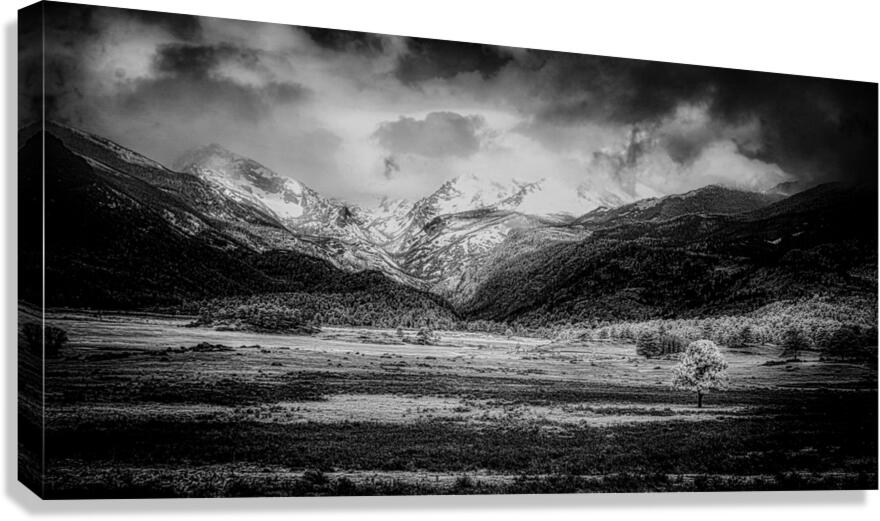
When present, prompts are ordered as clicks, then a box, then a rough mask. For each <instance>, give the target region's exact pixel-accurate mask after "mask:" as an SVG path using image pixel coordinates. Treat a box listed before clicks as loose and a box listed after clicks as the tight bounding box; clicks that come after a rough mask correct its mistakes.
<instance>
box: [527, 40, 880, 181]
mask: <svg viewBox="0 0 880 521" xmlns="http://www.w3.org/2000/svg"><path fill="white" fill-rule="evenodd" d="M538 55H540V56H541V58H542V59H543V63H542V65H541V66H540V68H539V71H538V79H537V80H536V82H535V83H534V85H533V86H532V88H533V91H534V94H535V95H536V96H537V97H538V98H539V99H540V100H541V101H542V103H541V106H540V108H539V109H538V110H537V112H536V114H535V118H536V121H539V122H543V123H552V124H563V125H570V124H578V123H580V122H584V121H610V122H615V123H622V124H640V125H646V124H648V125H649V124H651V123H656V122H658V121H660V120H661V119H663V118H665V117H668V116H670V115H672V114H673V112H674V111H675V110H676V109H677V108H678V107H680V106H681V105H682V104H684V103H695V104H706V106H707V107H708V110H709V114H710V116H711V118H712V123H711V124H712V125H713V126H714V127H715V128H716V130H717V129H718V128H719V127H720V126H723V125H740V124H743V123H744V122H746V121H748V120H750V119H754V120H756V121H759V122H760V125H761V130H762V142H761V143H760V146H759V147H758V148H757V149H756V150H749V149H748V148H747V147H744V148H743V150H742V152H743V153H744V154H745V155H748V156H749V157H756V158H759V159H762V160H764V161H768V162H774V163H776V164H778V165H780V166H781V167H782V168H783V169H785V170H786V171H788V172H790V173H792V174H794V175H797V176H809V177H813V178H817V179H828V178H849V179H856V178H862V177H865V176H875V175H876V170H877V166H876V165H877V163H876V159H877V153H876V143H877V120H876V113H877V86H876V84H868V83H860V82H848V81H840V80H827V79H822V78H809V77H801V76H791V75H781V74H767V73H756V72H751V71H741V70H732V69H720V68H713V67H698V66H689V65H677V64H668V63H660V62H649V61H641V60H623V59H616V58H605V57H597V56H581V55H573V54H553V53H543V52H542V53H538ZM712 141H713V136H712V135H710V134H707V133H705V132H703V133H699V132H696V133H691V134H687V135H671V136H667V139H665V140H664V143H663V144H664V146H665V147H666V149H667V151H668V152H669V154H670V157H672V158H673V159H674V160H676V161H679V162H682V163H686V162H688V161H691V160H693V159H694V158H695V157H696V156H698V155H699V154H700V152H701V151H702V149H703V148H704V147H705V146H707V145H709V144H710V143H711V142H712Z"/></svg>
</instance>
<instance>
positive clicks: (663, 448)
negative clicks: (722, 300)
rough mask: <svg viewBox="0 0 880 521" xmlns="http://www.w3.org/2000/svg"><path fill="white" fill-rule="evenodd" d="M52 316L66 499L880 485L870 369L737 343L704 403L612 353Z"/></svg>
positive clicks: (594, 347) (628, 355)
mask: <svg viewBox="0 0 880 521" xmlns="http://www.w3.org/2000/svg"><path fill="white" fill-rule="evenodd" d="M48 319H49V320H50V321H51V323H52V324H54V325H57V326H59V327H61V328H63V329H65V330H66V331H67V332H68V335H69V338H70V342H69V344H68V345H67V346H65V347H64V348H63V349H62V350H61V355H60V356H59V357H58V358H51V359H49V360H48V362H47V365H46V391H47V398H46V447H47V453H46V461H47V469H46V477H47V489H46V492H47V495H48V496H50V497H134V496H237V495H315V494H321V495H323V494H418V493H421V494H425V493H429V494H435V493H459V494H461V493H529V492H577V491H603V492H609V491H649V490H658V491H659V490H740V489H811V488H876V487H877V373H876V364H875V363H873V362H872V363H870V364H848V363H830V362H823V361H820V360H819V358H818V355H817V354H810V353H808V354H807V356H805V357H803V358H804V360H803V361H800V362H790V363H778V362H779V360H780V353H779V352H778V349H777V348H775V347H753V348H748V349H742V350H730V349H724V350H723V353H724V356H725V357H726V359H727V361H728V362H729V364H730V370H729V372H730V379H731V388H730V389H729V390H728V391H726V392H723V393H715V394H710V395H708V396H707V398H706V400H705V405H704V407H703V408H702V409H697V408H696V407H695V397H694V396H692V395H691V394H688V393H683V392H679V391H674V390H672V389H671V388H670V387H669V385H668V382H669V381H670V380H671V373H672V368H673V367H674V366H675V364H676V362H675V361H674V360H671V359H668V360H667V359H661V360H653V359H652V360H647V359H644V358H641V357H637V356H636V355H635V348H634V346H632V345H628V344H620V343H615V342H610V341H609V342H604V341H603V342H599V341H596V342H575V343H558V344H557V343H552V342H549V341H547V340H539V339H534V338H517V337H512V338H508V337H502V336H494V335H487V334H477V333H465V332H441V338H440V341H439V342H438V343H437V345H431V346H421V345H411V344H402V343H400V341H399V340H398V339H397V337H396V335H395V332H394V331H391V330H376V329H360V328H325V329H324V330H323V331H322V332H321V333H320V334H318V335H316V336H314V337H308V336H299V337H298V336H284V335H264V334H254V333H243V332H220V331H214V330H210V329H203V328H189V327H184V325H185V324H186V323H187V322H189V321H188V320H184V319H173V318H164V317H160V316H147V315H103V316H100V317H99V316H92V315H88V314H85V313H76V312H56V313H52V314H50V316H49V317H48ZM203 342H207V343H209V344H210V345H202V346H201V347H198V345H199V344H200V343H203ZM221 346H222V347H221ZM767 362H770V364H768V363H767Z"/></svg>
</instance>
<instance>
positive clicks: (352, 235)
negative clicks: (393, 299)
mask: <svg viewBox="0 0 880 521" xmlns="http://www.w3.org/2000/svg"><path fill="white" fill-rule="evenodd" d="M175 165H176V168H177V169H179V170H180V171H182V172H187V173H191V174H193V175H196V176H198V177H199V178H200V179H202V180H204V181H205V182H207V183H209V184H210V185H212V186H214V187H215V188H216V189H217V190H219V191H221V192H222V193H223V194H224V195H226V196H227V197H229V198H230V199H233V200H236V201H240V202H242V203H245V204H249V205H251V206H252V207H254V208H257V209H259V210H261V211H263V212H265V213H267V214H269V215H271V216H272V217H273V218H274V219H275V220H277V221H278V222H280V223H282V224H283V226H284V227H285V228H286V229H287V230H289V231H290V232H292V237H294V238H295V240H296V242H295V244H294V245H291V246H289V247H290V248H291V249H296V250H298V251H301V252H304V253H307V254H309V255H313V256H316V257H320V258H323V259H325V260H328V261H330V262H331V263H333V264H334V265H335V266H337V267H339V268H342V269H346V270H349V271H359V270H365V269H367V270H371V269H372V270H379V271H382V272H383V273H385V274H387V275H388V276H390V277H392V278H394V279H395V280H398V281H401V282H404V283H408V284H410V285H413V286H415V285H417V284H416V281H414V280H412V279H411V277H410V276H409V275H408V274H406V273H404V272H403V271H402V270H401V269H400V267H399V266H398V265H397V263H396V261H395V260H394V258H393V257H392V255H391V254H389V252H387V251H386V250H385V248H383V247H382V244H383V243H384V242H385V241H386V240H387V238H386V237H385V236H384V235H382V234H380V233H378V232H377V231H376V230H375V229H374V228H372V227H370V226H367V219H368V216H367V215H366V214H365V213H364V212H363V211H362V210H361V209H360V208H358V207H356V206H353V205H349V204H346V203H343V202H340V201H336V200H333V199H327V198H324V197H322V196H321V195H320V194H318V193H317V192H316V191H314V190H312V189H311V188H309V187H308V186H306V185H304V184H302V183H300V182H299V181H296V180H294V179H290V178H287V177H283V176H280V175H279V174H277V173H275V172H273V171H272V170H270V169H268V168H266V167H265V166H263V165H261V164H260V163H258V162H256V161H254V160H253V159H249V158H246V157H243V156H239V155H238V154H235V153H233V152H230V151H228V150H226V149H224V148H223V147H221V146H219V145H216V144H213V145H209V146H207V147H202V148H198V149H195V150H192V151H190V152H188V153H186V154H184V155H183V156H181V157H180V158H179V159H178V160H177V161H176V162H175Z"/></svg>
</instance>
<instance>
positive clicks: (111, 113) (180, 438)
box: [9, 2, 878, 499]
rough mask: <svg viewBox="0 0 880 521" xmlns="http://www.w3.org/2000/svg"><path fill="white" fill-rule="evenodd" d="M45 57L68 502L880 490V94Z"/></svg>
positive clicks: (661, 70)
mask: <svg viewBox="0 0 880 521" xmlns="http://www.w3.org/2000/svg"><path fill="white" fill-rule="evenodd" d="M17 33H18V34H17V38H18V86H17V88H18V93H17V94H18V97H17V102H18V119H17V131H18V137H17V144H18V151H17V153H18V172H17V183H18V184H17V192H18V193H17V197H18V212H17V224H16V226H17V235H18V244H17V248H18V254H17V255H18V260H17V267H18V268H17V269H18V274H17V277H18V298H17V318H18V328H17V331H18V335H17V337H18V345H17V372H18V397H17V421H18V423H17V425H18V427H17V436H18V438H17V439H18V441H17V450H18V454H17V457H18V462H17V465H18V470H17V478H18V480H19V481H20V482H21V483H23V484H24V485H25V486H26V487H28V488H29V489H30V490H31V491H33V493H35V494H36V495H37V496H39V497H41V498H45V499H107V498H116V499H128V498H184V497H189V498H193V497H199V498H201V497H224V498H226V497H263V496H285V497H290V496H397V495H494V494H572V493H661V492H709V491H715V492H718V491H723V492H745V491H803V490H872V489H877V488H878V480H877V472H878V460H877V456H878V423H877V422H878V417H877V407H878V397H877V362H878V353H877V349H878V333H877V315H878V313H877V309H878V302H877V299H878V282H877V259H878V250H877V237H878V227H877V213H878V205H877V203H878V195H877V194H878V191H877V177H878V159H877V158H878V117H877V112H878V87H877V83H870V82H861V81H852V80H843V79H830V78H822V77H815V76H798V75H791V74H780V73H772V72H757V71H749V70H742V69H733V68H723V67H710V66H705V65H685V64H677V63H670V62H661V61H650V60H640V59H632V58H619V57H608V56H602V55H592V54H581V53H573V52H562V51H548V50H538V49H529V48H521V47H509V46H502V45H493V44H490V43H470V42H465V41H454V40H441V39H430V38H424V37H408V36H400V35H391V34H377V33H368V32H355V31H349V30H337V29H332V28H318V27H311V26H306V25H287V24H279V23H267V22H251V21H243V20H236V19H227V18H214V17H210V16H196V15H184V14H172V13H164V12H155V11H143V10H132V9H121V8H113V7H99V6H91V5H83V4H73V3H62V2H39V3H37V4H34V5H32V6H29V7H25V8H23V9H21V10H20V11H19V14H18V30H17ZM10 175H16V174H15V173H10ZM9 349H13V346H9Z"/></svg>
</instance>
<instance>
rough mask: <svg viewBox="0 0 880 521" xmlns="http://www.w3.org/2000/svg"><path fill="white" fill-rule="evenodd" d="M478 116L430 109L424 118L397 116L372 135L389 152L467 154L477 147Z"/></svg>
mask: <svg viewBox="0 0 880 521" xmlns="http://www.w3.org/2000/svg"><path fill="white" fill-rule="evenodd" d="M484 125H485V122H484V121H483V118H481V117H479V116H462V115H461V114H456V113H455V112H432V113H430V114H428V115H427V116H426V117H425V119H423V120H417V119H413V118H409V117H401V118H400V119H398V120H397V121H386V122H385V123H382V124H381V125H379V128H378V129H377V130H376V132H375V133H374V134H373V136H374V137H375V138H376V139H377V140H378V141H379V144H380V145H382V146H383V147H384V148H385V149H387V150H388V151H390V152H392V153H401V154H418V155H421V156H425V157H467V156H470V155H472V154H474V153H475V152H477V150H479V149H480V139H479V136H478V135H477V132H478V131H479V130H480V128H482V127H483V126H484Z"/></svg>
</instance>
